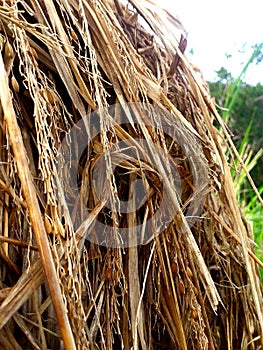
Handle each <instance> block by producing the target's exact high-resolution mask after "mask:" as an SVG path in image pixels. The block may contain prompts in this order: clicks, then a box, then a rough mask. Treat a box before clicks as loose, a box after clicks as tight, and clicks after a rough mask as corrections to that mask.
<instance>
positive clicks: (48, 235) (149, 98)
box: [0, 0, 263, 350]
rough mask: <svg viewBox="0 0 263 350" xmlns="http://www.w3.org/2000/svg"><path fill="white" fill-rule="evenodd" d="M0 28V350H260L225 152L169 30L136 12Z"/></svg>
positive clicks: (80, 10) (245, 232)
mask: <svg viewBox="0 0 263 350" xmlns="http://www.w3.org/2000/svg"><path fill="white" fill-rule="evenodd" d="M0 19H1V21H0V41H1V42H0V45H1V55H0V81H1V91H0V100H1V105H0V117H1V129H0V135H1V136H0V137H1V172H0V187H1V192H0V195H1V202H0V217H1V228H2V231H1V236H0V238H1V241H0V242H1V244H0V257H1V266H0V278H1V280H0V302H1V305H0V327H1V331H0V344H1V349H64V348H65V349H70V350H72V349H143V350H146V349H261V348H262V345H263V318H262V288H261V285H260V280H259V274H258V267H257V265H261V266H262V263H261V262H260V261H258V260H257V258H256V257H255V256H254V254H253V246H252V244H251V241H252V239H253V237H251V232H250V230H249V227H248V225H247V223H246V222H245V220H244V219H243V217H242V214H241V211H240V209H239V207H238V205H237V203H236V200H235V194H234V191H233V186H232V181H231V177H230V174H229V164H228V162H227V159H226V157H225V155H224V151H223V150H224V149H225V147H230V149H231V151H232V152H236V151H235V149H234V148H233V144H232V141H231V139H230V137H229V134H228V131H227V129H226V127H225V125H224V124H223V123H222V121H221V119H220V117H219V115H218V114H217V112H216V109H215V106H214V104H213V101H212V100H211V98H210V96H209V92H208V89H207V87H206V85H205V83H204V82H202V80H201V79H199V78H197V77H196V72H194V71H193V68H192V66H191V64H190V63H189V62H188V61H187V60H186V58H185V57H184V55H183V51H184V49H185V45H186V39H185V37H184V29H183V27H182V25H181V23H180V22H179V21H178V20H177V19H176V18H174V17H172V16H171V15H169V14H168V13H166V12H165V11H163V10H161V9H159V8H158V7H157V6H156V5H154V4H153V3H152V2H151V1H143V2H142V1H137V0H133V1H130V2H129V5H123V4H122V3H121V2H119V1H118V0H114V1H109V0H107V1H101V0H94V1H85V0H84V1H82V0H80V1H75V0H43V1H37V0H25V1H16V0H11V1H1V6H0ZM169 28H172V29H171V30H170V29H169ZM174 33H179V37H177V35H175V34H174ZM180 34H182V35H181V37H180ZM215 123H217V124H218V123H219V125H221V129H222V132H221V133H219V131H218V130H217V129H216V128H215V126H214V124H215ZM240 161H241V160H240ZM241 162H242V161H241ZM138 183H140V186H141V187H140V191H139V192H138V193H144V194H143V195H142V197H141V198H140V196H138V195H137V196H136V195H134V193H135V192H136V191H137V190H138V186H137V184H138ZM136 186H137V187H136ZM138 200H139V202H140V203H139V204H138V203H137V202H138ZM141 202H142V204H141ZM125 203H126V204H127V207H126V211H125V210H124V211H122V210H121V208H122V205H124V204H125ZM157 213H159V214H157Z"/></svg>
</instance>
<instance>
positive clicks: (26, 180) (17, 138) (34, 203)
mask: <svg viewBox="0 0 263 350" xmlns="http://www.w3.org/2000/svg"><path fill="white" fill-rule="evenodd" d="M0 81H1V82H2V85H1V90H0V100H1V104H2V108H3V112H4V120H5V122H6V124H7V128H8V132H9V137H10V142H11V145H12V148H13V152H14V157H15V160H16V164H17V168H18V174H19V178H20V181H21V186H22V189H23V193H24V196H25V199H26V202H27V208H28V211H29V215H30V219H31V223H32V227H33V230H34V233H35V237H36V241H37V245H38V249H39V254H40V258H41V261H42V266H43V269H44V271H45V275H46V278H47V283H48V286H49V290H50V295H51V298H52V300H53V304H54V308H55V311H56V315H57V320H58V324H59V328H60V332H61V336H62V338H63V341H64V344H65V348H66V349H68V350H73V349H76V346H75V341H74V338H73V335H72V331H71V328H70V325H69V321H68V316H67V312H66V308H65V305H64V301H63V298H62V294H61V290H60V285H59V280H58V276H57V273H56V268H55V265H54V260H53V257H52V253H51V249H50V246H49V242H48V238H47V233H46V230H45V226H44V223H43V220H42V217H41V212H40V208H39V204H38V200H37V195H36V191H35V188H34V183H33V180H32V175H31V173H30V171H29V167H28V161H27V156H26V152H25V148H24V144H23V139H22V135H21V131H20V128H19V126H18V124H17V119H16V115H15V111H14V109H13V106H12V98H11V94H10V91H9V87H8V79H7V74H6V70H5V66H4V61H3V57H2V54H1V55H0Z"/></svg>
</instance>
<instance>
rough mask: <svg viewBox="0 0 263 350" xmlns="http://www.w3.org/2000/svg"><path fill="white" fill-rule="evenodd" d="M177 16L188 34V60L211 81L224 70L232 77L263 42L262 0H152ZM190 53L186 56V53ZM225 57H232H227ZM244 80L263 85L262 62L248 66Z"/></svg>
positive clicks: (235, 75)
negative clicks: (217, 73)
mask: <svg viewBox="0 0 263 350" xmlns="http://www.w3.org/2000/svg"><path fill="white" fill-rule="evenodd" d="M156 2H157V4H158V5H159V6H160V5H161V6H163V7H165V8H166V9H167V10H168V11H169V12H170V13H171V14H173V15H175V16H178V17H179V18H180V20H181V22H182V23H183V25H184V27H185V28H186V30H187V31H188V45H187V51H186V53H188V57H189V58H190V60H191V62H192V63H193V64H195V65H196V66H197V67H199V68H200V69H201V71H202V72H203V75H204V78H205V79H206V80H209V81H213V80H214V79H215V77H216V73H215V71H216V70H219V69H220V68H221V67H225V68H226V69H228V70H229V71H230V72H231V73H232V75H233V76H234V77H237V76H238V75H239V74H240V73H241V71H242V64H244V63H245V62H247V60H248V59H249V57H250V56H251V54H252V49H251V46H252V45H254V44H260V43H262V42H263V19H262V16H263V1H262V0H249V1H240V0H239V1H238V0H221V1H212V0H197V1H195V0H180V1H179V0H156ZM191 49H192V50H193V52H194V54H193V55H191V54H190V50H191ZM226 55H232V56H231V58H227V57H226ZM245 81H246V82H247V83H249V84H253V85H254V84H257V83H258V82H260V83H261V84H263V62H261V63H260V64H259V65H257V66H256V65H255V64H253V65H251V66H250V67H249V69H248V71H247V73H246V76H245Z"/></svg>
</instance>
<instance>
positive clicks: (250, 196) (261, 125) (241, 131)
mask: <svg viewBox="0 0 263 350" xmlns="http://www.w3.org/2000/svg"><path fill="white" fill-rule="evenodd" d="M262 59H263V43H262V44H261V45H257V46H255V47H254V52H253V54H252V55H251V57H250V59H249V60H248V62H247V63H246V64H245V65H244V68H243V70H242V72H241V74H240V75H239V77H238V78H237V79H234V78H233V77H232V75H231V73H230V72H228V71H227V70H226V69H225V68H223V67H222V68H221V69H220V70H218V71H217V81H216V82H213V83H210V84H209V85H210V91H211V94H212V96H214V97H215V99H216V103H217V104H218V105H219V106H220V107H221V108H219V112H220V114H221V116H222V118H223V119H224V121H225V122H226V123H227V125H228V127H229V128H230V130H231V132H232V133H233V142H234V143H235V145H236V147H237V149H238V151H239V154H240V156H241V158H242V159H243V161H244V163H245V165H246V167H247V169H248V171H249V172H250V173H251V175H252V178H253V180H254V182H255V184H256V186H257V188H258V189H259V193H260V194H262V193H263V177H262V169H263V157H262V156H263V85H261V84H257V85H256V86H252V85H249V84H246V83H245V82H244V81H243V78H244V75H245V73H246V72H247V70H248V68H249V66H250V65H251V64H252V63H255V61H256V63H259V62H260V61H261V60H262ZM231 163H232V178H233V181H234V186H235V190H236V194H237V199H238V201H239V204H240V206H241V208H242V209H243V213H244V215H245V217H246V220H247V221H248V222H249V223H250V224H251V228H252V230H253V234H254V240H255V243H256V248H255V251H256V253H257V256H258V257H259V259H261V261H263V208H262V205H261V203H260V202H259V200H258V198H257V196H256V194H255V193H254V192H253V190H252V188H251V185H250V184H249V181H248V180H247V177H246V174H245V172H244V170H243V169H242V167H241V165H240V164H239V162H238V160H237V159H232V160H231ZM261 277H262V281H263V271H262V270H261Z"/></svg>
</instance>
